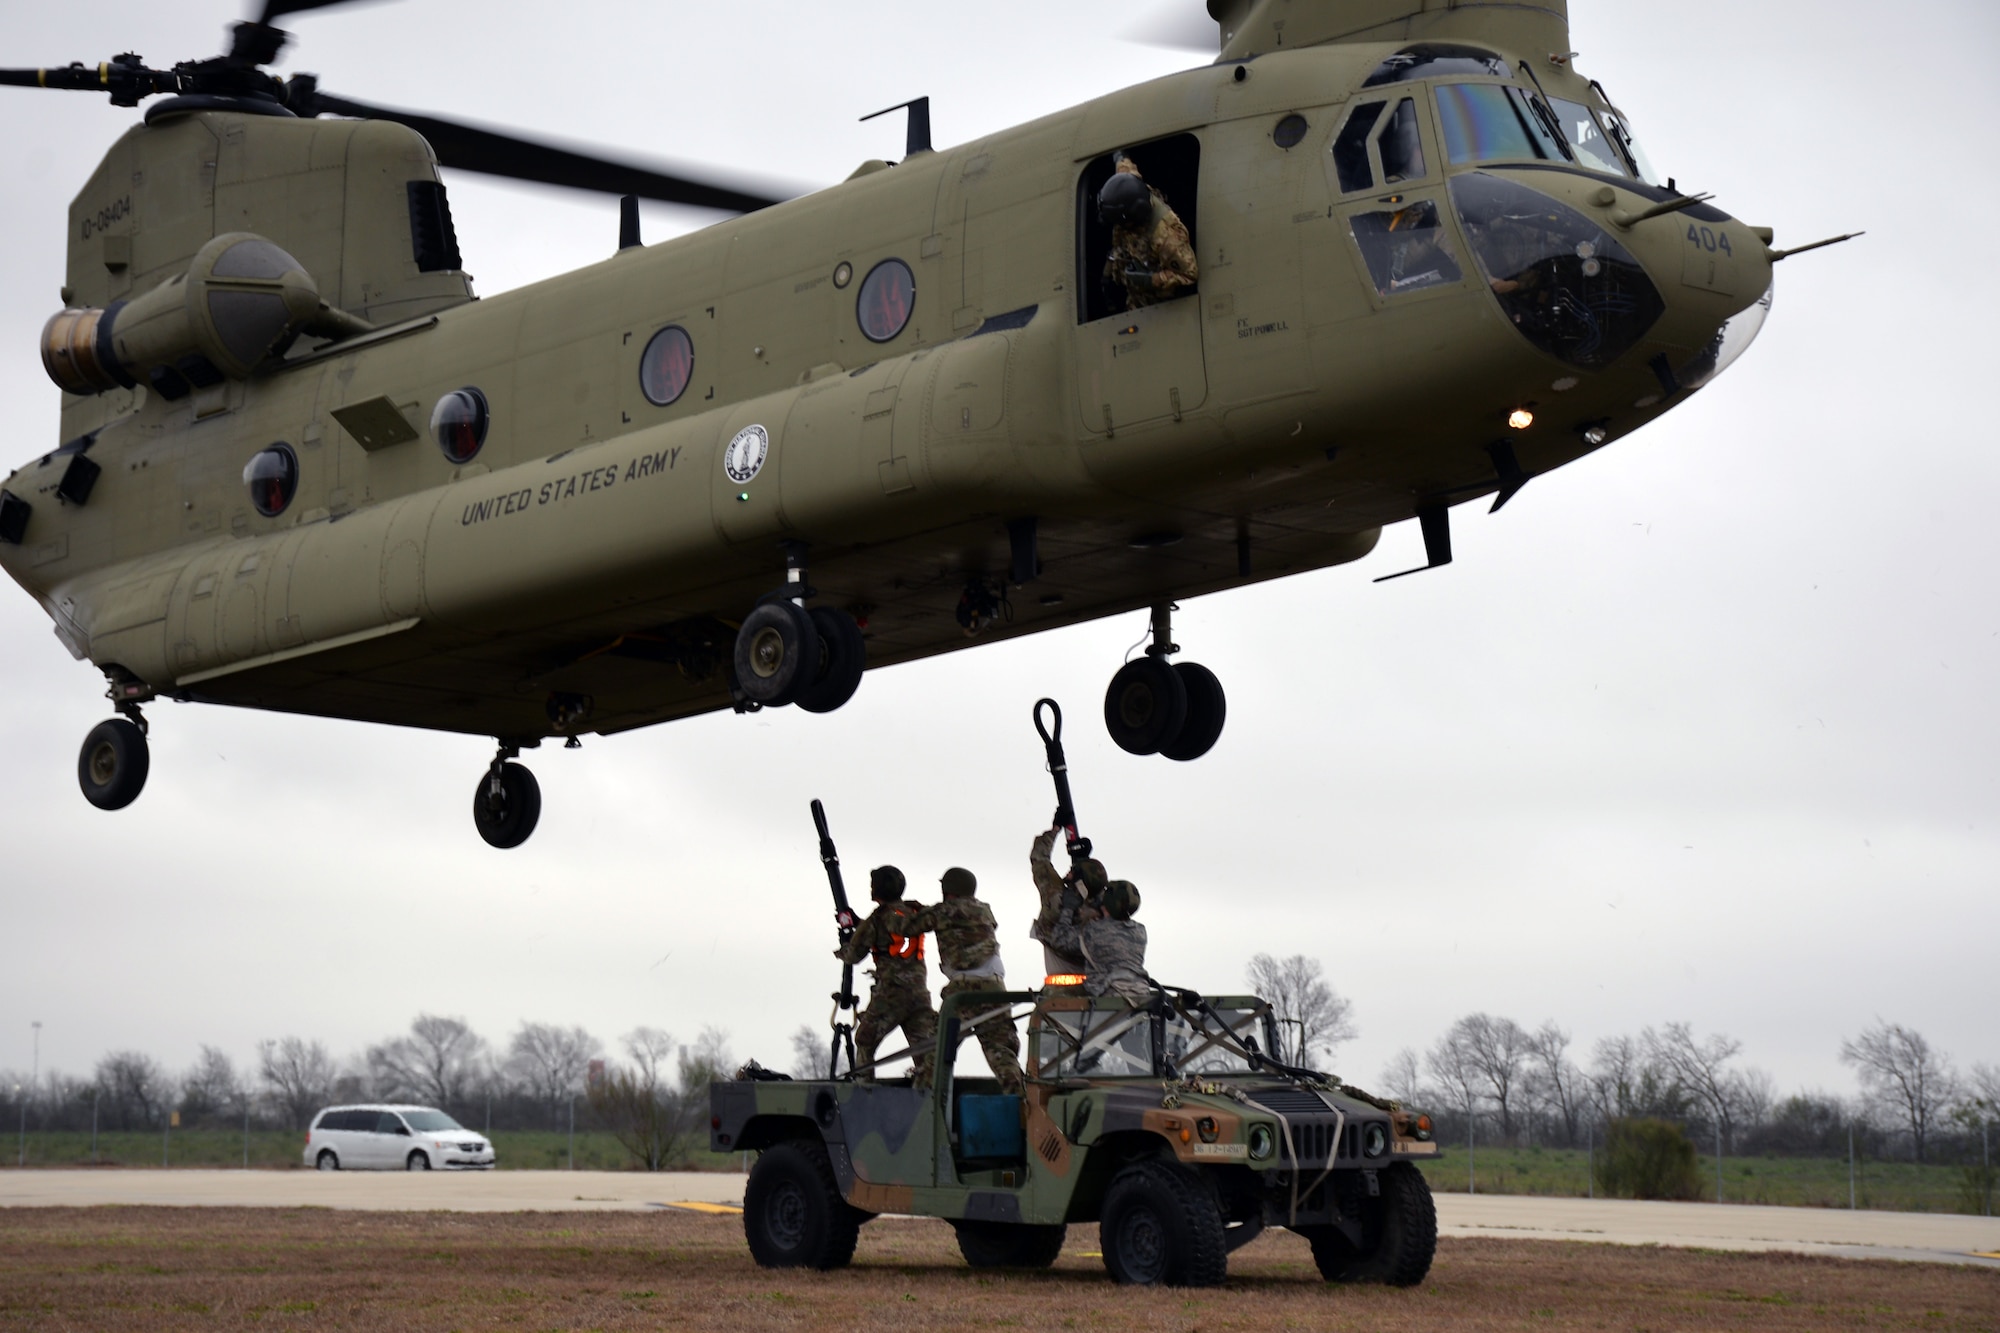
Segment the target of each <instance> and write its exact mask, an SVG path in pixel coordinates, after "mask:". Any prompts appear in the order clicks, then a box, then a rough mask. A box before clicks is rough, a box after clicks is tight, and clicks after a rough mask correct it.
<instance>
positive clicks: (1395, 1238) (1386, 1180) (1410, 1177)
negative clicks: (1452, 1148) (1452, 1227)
mask: <svg viewBox="0 0 2000 1333" xmlns="http://www.w3.org/2000/svg"><path fill="white" fill-rule="evenodd" d="M1379 1179H1380V1181H1381V1185H1382V1193H1381V1195H1380V1197H1378V1198H1373V1199H1369V1200H1367V1204H1368V1206H1367V1208H1366V1209H1365V1210H1364V1212H1363V1214H1362V1219H1361V1224H1362V1225H1361V1230H1362V1236H1363V1238H1364V1241H1365V1243H1364V1244H1363V1245H1362V1246H1361V1247H1359V1248H1357V1247H1356V1246H1355V1245H1354V1243H1353V1242H1352V1241H1350V1240H1348V1238H1347V1236H1346V1234H1345V1233H1344V1232H1342V1231H1341V1230H1340V1228H1338V1227H1301V1228H1299V1230H1300V1231H1302V1232H1304V1233H1305V1236H1306V1239H1307V1240H1308V1241H1310V1242H1311V1243H1312V1252H1313V1262H1314V1263H1316V1264H1318V1265H1319V1275H1320V1276H1321V1277H1323V1278H1325V1279H1326V1280H1327V1281H1328V1282H1376V1283H1381V1284H1382V1285H1384V1286H1390V1287H1414V1286H1416V1285H1417V1284H1418V1283H1419V1282H1422V1281H1423V1280H1424V1277H1425V1275H1426V1274H1428V1273H1429V1272H1430V1271H1431V1260H1432V1259H1434V1258H1435V1257H1436V1256H1437V1239H1438V1228H1437V1205H1436V1204H1435V1203H1433V1202H1432V1200H1431V1187H1430V1185H1429V1183H1428V1182H1426V1181H1425V1180H1424V1176H1423V1172H1421V1171H1419V1170H1417V1168H1416V1167H1415V1166H1414V1165H1412V1164H1411V1163H1409V1162H1396V1163H1394V1164H1392V1165H1390V1166H1388V1167H1386V1168H1384V1169H1383V1171H1382V1173H1381V1176H1380V1177H1379Z"/></svg>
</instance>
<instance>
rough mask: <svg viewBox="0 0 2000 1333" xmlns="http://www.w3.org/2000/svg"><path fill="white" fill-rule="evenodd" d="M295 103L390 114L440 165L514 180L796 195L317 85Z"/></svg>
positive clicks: (764, 198)
mask: <svg viewBox="0 0 2000 1333" xmlns="http://www.w3.org/2000/svg"><path fill="white" fill-rule="evenodd" d="M293 105H294V107H295V109H297V110H299V111H301V112H303V113H305V114H308V115H310V114H313V113H314V112H320V111H329V112H332V113H333V114H334V115H337V116H359V117H362V118H364V119H367V120H393V121H395V122H396V123H398V124H400V125H407V126H409V127H410V128H411V129H413V130H415V131H416V132H417V133H419V134H421V135H423V136H424V138H426V139H428V140H430V145H431V148H432V150H433V151H435V152H436V153H437V159H438V162H439V163H440V164H442V165H444V166H447V167H455V168H457V169H459V170H460V171H477V172H481V173H484V174H485V175H489V176H505V177H507V178H509V179H512V180H522V181H535V182H537V183H539V184H542V185H563V186H567V187H569V188H570V189H573V190H596V191H600V192H602V193H605V194H621V195H622V194H636V195H638V196H639V197H640V198H642V199H658V200H660V201H661V202H663V203H669V204H690V205H693V206H694V207H696V208H715V209H721V210H723V211H724V212H729V213H754V212H756V211H757V210H758V209H760V208H769V207H770V206H771V205H773V204H776V203H782V202H783V201H784V200H786V199H789V198H793V197H795V196H796V195H797V194H799V193H802V191H796V190H787V189H784V188H783V187H774V186H770V185H762V186H759V185H752V184H750V183H748V182H745V183H742V184H731V183H726V182H723V181H720V180H717V179H714V178H710V179H707V180H701V179H697V178H695V177H693V176H682V175H676V174H672V173H669V172H664V171H655V170H653V169H652V168H649V167H642V166H637V165H635V164H632V163H629V162H615V161H612V160H611V159H609V158H602V157H597V156H594V155H592V154H589V153H580V152H577V151H576V150H574V149H570V148H559V147H557V146H556V145H554V144H546V143H537V142H535V141H534V140H532V139H523V138H520V137H519V136H517V135H513V134H507V133H504V132H502V131H500V130H489V129H482V128H480V127H479V126H476V125H468V124H465V123H464V122H462V121H455V120H445V119H444V118H442V117H439V116H428V115H424V114H421V113H419V112H414V111H398V110H396V109H394V108H392V107H383V106H374V105H371V104H370V103H367V102H356V101H353V100H351V99H349V98H345V97H333V96H329V95H328V94H326V93H322V92H319V91H317V90H315V91H314V92H313V93H312V94H311V97H310V100H309V101H308V102H307V104H306V105H305V106H303V107H301V106H298V104H297V103H296V102H294V104H293Z"/></svg>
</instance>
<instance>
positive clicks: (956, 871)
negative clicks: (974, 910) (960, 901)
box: [938, 866, 979, 898]
mask: <svg viewBox="0 0 2000 1333" xmlns="http://www.w3.org/2000/svg"><path fill="white" fill-rule="evenodd" d="M938 887H939V888H940V889H942V890H943V891H944V896H945V897H947V898H970V897H971V896H972V895H973V894H974V893H976V892H978V891H979V880H978V879H977V878H975V877H974V875H973V873H972V872H971V871H970V870H966V869H964V868H962V867H960V866H953V867H952V868H951V869H949V870H947V871H945V872H944V874H943V875H942V876H941V877H939V879H938Z"/></svg>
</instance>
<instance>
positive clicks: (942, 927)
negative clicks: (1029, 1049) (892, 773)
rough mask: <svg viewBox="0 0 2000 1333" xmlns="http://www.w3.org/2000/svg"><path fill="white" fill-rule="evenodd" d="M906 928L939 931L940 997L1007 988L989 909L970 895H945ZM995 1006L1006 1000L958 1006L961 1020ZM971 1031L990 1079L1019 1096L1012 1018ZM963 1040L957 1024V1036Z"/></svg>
mask: <svg viewBox="0 0 2000 1333" xmlns="http://www.w3.org/2000/svg"><path fill="white" fill-rule="evenodd" d="M967 878H968V879H970V878H971V876H970V875H968V876H967ZM910 929H912V930H915V931H934V932H935V933H936V934H937V941H938V967H939V969H940V970H942V971H943V972H944V974H945V976H946V977H948V978H949V980H948V981H946V983H945V987H944V995H943V998H944V999H947V1000H949V999H950V998H951V997H952V996H954V995H969V994H975V993H979V992H986V991H991V992H994V993H996V994H997V993H999V992H1002V991H1005V990H1006V989H1007V974H1006V972H1005V971H1004V970H1003V969H1002V967H1001V965H1000V939H999V934H998V928H997V926H996V925H995V924H994V921H993V909H992V908H990V907H988V906H987V905H986V904H985V903H983V902H980V901H979V900H978V899H977V898H974V897H972V896H971V895H970V894H969V893H968V894H965V895H964V896H958V895H952V894H948V895H946V897H945V899H944V901H943V902H941V903H939V904H938V905H937V906H936V907H926V908H924V909H923V910H922V911H920V912H918V913H917V915H916V917H915V918H914V919H913V920H912V921H911V922H910ZM996 1007H997V1008H1000V1009H1003V1010H1004V1009H1006V1008H1007V1007H1008V1006H1007V1005H1006V1004H1005V1002H1004V1001H996V1002H993V1003H982V1002H980V1001H977V1000H973V1001H968V1002H967V1003H966V1004H963V1005H961V1006H960V1007H959V1014H960V1015H961V1020H960V1021H961V1022H965V1021H969V1020H970V1019H972V1018H975V1017H977V1016H978V1015H979V1014H982V1013H985V1012H986V1011H987V1010H989V1009H993V1008H996ZM971 1035H973V1036H975V1037H977V1038H978V1039H979V1048H980V1049H981V1050H982V1051H984V1052H985V1053H986V1063H987V1065H988V1066H989V1067H990V1068H991V1069H992V1070H993V1077H994V1078H996V1079H998V1080H1000V1091H1002V1092H1007V1093H1013V1094H1014V1095H1015V1096H1017V1097H1018V1096H1020V1095H1021V1093H1022V1092H1023V1090H1024V1087H1025V1085H1024V1082H1023V1080H1022V1077H1021V1038H1020V1035H1019V1034H1018V1033H1016V1032H1015V1031H1014V1020H1013V1018H1012V1016H1011V1015H1009V1014H1006V1013H1001V1014H998V1015H995V1016H994V1017H992V1018H989V1019H987V1020H986V1021H985V1022H984V1023H982V1024H980V1025H979V1026H978V1027H976V1028H974V1029H973V1030H972V1034H971ZM964 1039H965V1032H964V1029H963V1028H961V1029H960V1033H959V1040H960V1041H963V1040H964Z"/></svg>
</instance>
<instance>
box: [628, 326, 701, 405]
mask: <svg viewBox="0 0 2000 1333" xmlns="http://www.w3.org/2000/svg"><path fill="white" fill-rule="evenodd" d="M693 378H694V339H692V338H690V337H688V332H687V330H686V329H684V328H682V327H681V326H680V325H678V324H669V325H667V327H665V328H664V329H661V330H660V331H659V332H658V333H656V334H654V335H653V336H652V337H651V338H650V339H649V340H648V341H647V343H646V350H645V351H644V352H642V353H641V354H640V356H639V392H641V393H643V394H645V395H646V401H647V402H649V403H651V404H652V405H653V406H654V407H671V406H672V405H673V404H674V403H675V402H677V401H679V399H680V396H681V395H682V394H684V393H686V392H687V386H688V381H689V380H691V379H693Z"/></svg>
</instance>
